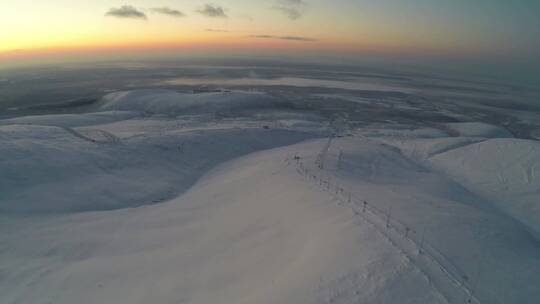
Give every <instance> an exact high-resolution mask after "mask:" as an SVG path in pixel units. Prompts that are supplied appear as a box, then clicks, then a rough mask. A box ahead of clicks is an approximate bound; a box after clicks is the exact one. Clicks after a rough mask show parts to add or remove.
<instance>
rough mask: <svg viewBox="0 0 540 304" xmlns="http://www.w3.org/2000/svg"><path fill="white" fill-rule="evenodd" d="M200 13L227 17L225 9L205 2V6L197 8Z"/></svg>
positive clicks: (214, 16) (208, 15)
mask: <svg viewBox="0 0 540 304" xmlns="http://www.w3.org/2000/svg"><path fill="white" fill-rule="evenodd" d="M197 12H198V13H199V14H202V15H204V16H206V17H212V18H227V17H228V16H227V14H226V13H225V9H224V8H223V7H221V6H219V5H215V4H205V5H204V7H203V8H201V9H199V10H197Z"/></svg>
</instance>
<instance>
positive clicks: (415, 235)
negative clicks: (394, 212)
mask: <svg viewBox="0 0 540 304" xmlns="http://www.w3.org/2000/svg"><path fill="white" fill-rule="evenodd" d="M331 142H332V137H330V138H329V139H328V141H327V142H326V144H325V145H324V147H323V149H322V151H321V152H320V153H319V155H318V156H317V165H318V166H319V168H320V164H321V163H324V160H325V159H326V157H327V152H328V150H329V147H330V145H331ZM295 164H296V171H297V172H298V173H299V174H301V175H302V176H304V177H306V178H307V179H308V180H309V181H312V182H314V183H315V185H316V186H317V187H318V188H319V189H322V190H323V191H326V192H328V193H329V194H330V195H331V196H333V197H334V198H335V199H337V200H338V201H339V202H341V204H344V205H348V206H350V208H351V209H352V210H353V212H354V213H355V214H356V215H358V216H360V217H361V218H362V219H364V220H365V221H366V222H368V223H369V224H370V225H371V226H372V227H373V228H375V230H376V231H377V232H378V233H379V234H380V235H381V236H383V237H384V238H386V239H387V240H388V241H389V243H390V244H391V245H392V246H394V247H395V248H396V249H398V250H399V251H400V252H401V253H402V254H403V255H404V256H405V257H406V258H407V260H409V261H411V262H412V264H413V265H415V266H416V267H418V269H419V271H421V272H422V273H423V274H424V275H425V276H426V279H427V280H428V281H429V282H430V284H432V285H433V286H434V287H435V288H436V289H438V290H439V292H441V294H442V295H443V296H444V298H445V299H446V300H447V301H448V302H449V303H462V301H466V303H481V302H480V301H479V300H478V299H477V298H476V296H475V295H474V286H468V285H467V284H466V283H465V280H464V279H463V278H464V277H465V274H464V273H463V271H461V270H459V269H458V267H457V266H456V265H455V264H454V263H452V262H451V261H450V260H448V259H447V258H446V257H445V256H444V255H443V254H442V253H441V252H440V251H439V250H437V249H436V248H435V246H434V245H432V244H430V243H429V242H428V241H427V240H425V238H424V235H423V233H420V232H419V230H418V229H413V228H410V227H408V226H407V225H405V224H403V223H401V222H400V221H399V220H398V219H395V218H392V217H391V210H390V211H388V212H385V211H383V210H380V209H379V208H377V207H375V206H373V205H371V204H369V203H367V202H366V201H365V200H361V199H360V198H358V197H356V196H354V195H353V194H352V193H351V192H350V191H347V189H344V188H343V187H341V186H339V185H337V184H335V185H334V186H332V182H331V180H330V179H329V178H328V180H326V179H325V178H323V177H322V175H318V174H316V173H313V172H312V171H311V170H309V169H307V168H306V166H305V165H304V164H303V162H302V161H301V160H300V159H299V158H296V161H295ZM441 273H442V274H443V275H444V277H445V278H446V279H443V280H439V278H438V276H439V274H441Z"/></svg>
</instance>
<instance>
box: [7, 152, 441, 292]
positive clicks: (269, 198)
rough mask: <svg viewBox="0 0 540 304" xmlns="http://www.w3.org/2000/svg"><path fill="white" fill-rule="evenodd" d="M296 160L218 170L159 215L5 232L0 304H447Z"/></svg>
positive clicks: (152, 210) (50, 221)
mask: <svg viewBox="0 0 540 304" xmlns="http://www.w3.org/2000/svg"><path fill="white" fill-rule="evenodd" d="M302 149H303V148H302V147H292V148H286V149H281V150H272V151H269V152H264V153H260V154H257V155H253V156H248V157H245V158H242V159H238V160H235V161H233V162H229V163H226V164H223V165H221V166H219V167H218V168H216V169H215V170H213V171H212V172H210V173H209V174H207V175H206V176H205V177H204V178H203V179H201V180H200V181H199V182H198V183H197V184H196V185H195V186H194V187H193V188H192V189H190V190H189V191H188V192H187V193H186V194H184V195H182V196H181V197H178V198H176V199H173V200H170V201H167V202H164V203H162V204H159V205H154V206H146V207H141V208H137V209H124V210H118V211H114V212H106V213H104V212H97V213H84V214H74V215H69V216H53V217H47V218H35V217H30V218H15V219H12V218H10V219H4V220H2V221H1V222H2V230H3V231H6V230H9V231H12V232H13V233H12V234H11V235H2V239H1V241H2V242H1V244H2V246H3V247H2V248H3V250H2V251H1V252H2V253H3V254H2V256H1V259H0V261H2V264H1V266H2V269H4V274H5V277H6V278H7V280H6V282H9V284H6V285H4V287H6V288H5V289H4V292H3V293H2V298H3V302H5V303H12V302H13V303H15V302H17V301H19V302H36V301H40V300H42V299H44V300H46V301H54V302H55V303H73V302H77V303H105V302H106V303H148V302H152V303H171V302H176V303H178V302H180V303H328V302H337V303H350V302H368V303H398V302H399V303H418V302H429V303H446V300H445V299H444V296H443V295H442V294H441V293H440V292H439V291H438V290H437V289H436V288H434V287H432V286H431V285H430V281H429V279H428V278H427V277H426V276H425V274H424V273H423V272H422V271H421V270H420V269H418V267H416V266H415V265H414V264H413V263H412V262H411V261H410V260H408V259H407V257H406V256H404V255H403V254H402V253H401V252H400V251H399V250H398V249H396V248H395V247H394V246H392V244H391V243H389V241H388V240H387V239H385V238H384V237H381V236H380V235H379V234H378V233H377V231H375V230H374V229H373V228H372V227H371V226H369V225H368V224H367V223H365V222H362V221H361V220H360V219H359V218H358V217H356V216H355V215H354V214H353V213H351V212H350V210H349V209H346V208H343V207H341V206H339V205H337V204H336V202H335V201H334V200H333V198H332V197H331V196H329V195H328V194H326V193H324V192H323V191H320V190H318V189H317V188H316V187H315V186H314V185H312V184H310V183H308V182H306V181H305V180H304V179H303V178H302V177H301V176H300V175H298V173H297V172H296V169H295V167H294V166H293V165H292V164H290V165H287V163H285V162H284V160H285V158H284V156H286V155H292V154H293V153H296V152H298V151H300V152H301V151H302ZM7 248H10V249H9V250H6V249H7ZM30 274H31V275H30ZM27 286H31V287H32V288H31V289H28V288H27Z"/></svg>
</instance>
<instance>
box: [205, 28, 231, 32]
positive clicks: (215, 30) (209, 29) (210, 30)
mask: <svg viewBox="0 0 540 304" xmlns="http://www.w3.org/2000/svg"><path fill="white" fill-rule="evenodd" d="M204 31H205V32H211V33H228V32H229V31H227V30H219V29H211V28H207V29H205V30H204Z"/></svg>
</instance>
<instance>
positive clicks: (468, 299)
mask: <svg viewBox="0 0 540 304" xmlns="http://www.w3.org/2000/svg"><path fill="white" fill-rule="evenodd" d="M332 140H333V138H332V137H330V138H329V139H328V142H327V143H326V144H325V146H324V147H323V149H322V151H321V152H320V153H319V155H318V156H317V160H316V163H317V166H318V168H319V169H320V170H324V165H325V158H326V154H327V152H328V149H329V148H330V145H331V143H332ZM337 159H338V164H337V166H338V168H339V167H340V164H341V161H342V159H343V151H342V150H340V152H339V155H338V158H337ZM294 160H295V161H296V164H297V166H298V168H299V169H300V173H301V174H304V175H305V176H307V177H309V178H311V179H313V180H314V181H317V180H318V184H319V186H321V187H323V188H326V190H327V191H328V192H330V193H332V192H333V191H332V186H331V181H330V177H328V180H324V179H323V178H322V177H320V178H319V177H318V176H317V175H315V174H311V173H310V171H309V169H307V168H305V167H304V165H303V163H302V162H301V161H300V157H299V156H298V155H295V156H294ZM344 192H345V189H343V188H342V187H340V186H339V185H338V184H337V183H336V185H335V195H336V196H338V199H339V195H340V194H341V195H343V196H344ZM346 198H347V202H348V203H349V204H351V203H352V202H353V200H355V199H354V198H353V196H352V194H351V193H350V192H348V193H347V195H346ZM358 201H360V200H358ZM361 203H362V210H361V212H362V213H366V212H367V211H369V212H371V213H372V214H374V215H375V216H378V215H377V213H381V214H383V215H385V217H386V219H385V226H386V228H387V229H390V228H391V221H392V206H390V208H389V209H388V212H384V211H381V210H378V208H375V207H373V206H372V207H368V202H367V201H365V200H362V201H361ZM375 210H376V211H375ZM401 225H403V226H404V227H405V232H404V234H403V236H404V237H405V238H407V239H410V240H411V241H412V242H415V241H414V240H413V239H412V238H411V237H410V233H411V232H413V233H415V231H414V230H412V229H411V228H410V227H408V226H407V225H404V224H401ZM396 231H397V232H398V233H399V231H398V230H397V229H396ZM425 233H426V228H425V227H424V228H423V229H422V234H421V237H420V241H418V254H424V253H425V251H424V243H425ZM432 259H433V260H435V261H436V259H435V258H434V257H432ZM436 262H437V263H439V264H440V262H438V261H436ZM478 272H479V273H478V276H479V275H480V268H479V270H478ZM465 280H467V279H465ZM478 281H479V278H478V277H477V280H476V283H474V284H473V286H472V288H471V290H470V291H469V292H468V293H466V295H465V299H464V303H473V296H472V295H473V293H474V292H475V290H476V287H477V285H478ZM458 282H459V283H460V284H461V286H463V287H464V286H466V285H465V283H464V282H461V280H458ZM474 299H475V298H474ZM475 300H476V302H478V303H479V301H478V300H477V299H475Z"/></svg>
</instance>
